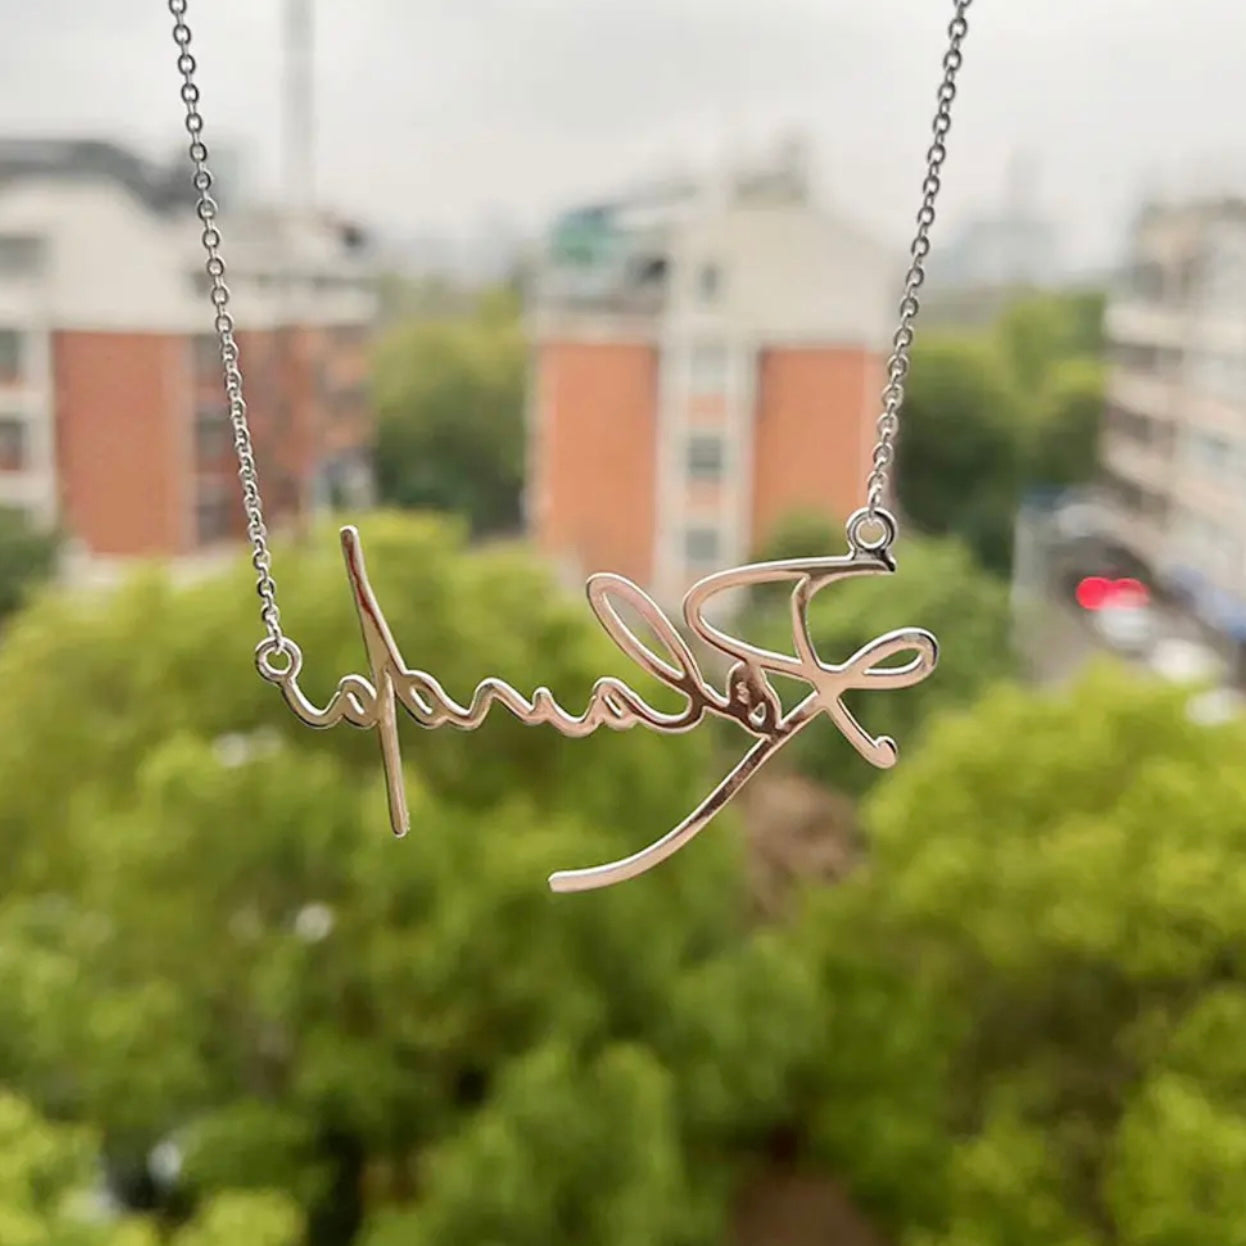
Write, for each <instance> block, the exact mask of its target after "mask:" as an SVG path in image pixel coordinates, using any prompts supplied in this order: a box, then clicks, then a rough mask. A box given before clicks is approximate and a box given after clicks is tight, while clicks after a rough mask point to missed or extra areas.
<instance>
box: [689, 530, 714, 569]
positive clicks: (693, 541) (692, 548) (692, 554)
mask: <svg viewBox="0 0 1246 1246" xmlns="http://www.w3.org/2000/svg"><path fill="white" fill-rule="evenodd" d="M718 546H719V541H718V532H717V531H716V530H715V529H714V528H689V529H688V530H687V531H686V532H685V533H684V559H685V561H686V562H687V563H688V565H689V566H690V567H706V566H714V565H716V564H717V563H718V561H719V555H718Z"/></svg>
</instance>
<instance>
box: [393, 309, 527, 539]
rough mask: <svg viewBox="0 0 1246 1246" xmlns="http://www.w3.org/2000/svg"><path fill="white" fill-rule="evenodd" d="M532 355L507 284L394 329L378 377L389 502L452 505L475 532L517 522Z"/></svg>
mask: <svg viewBox="0 0 1246 1246" xmlns="http://www.w3.org/2000/svg"><path fill="white" fill-rule="evenodd" d="M525 357H526V355H525V347H524V342H523V337H522V334H521V332H520V327H519V317H518V308H517V304H516V302H515V300H514V298H513V296H511V295H510V294H509V293H507V292H500V293H497V294H491V295H488V296H485V297H483V298H482V299H480V300H479V302H478V304H477V305H476V306H475V307H474V308H473V309H472V311H471V312H470V314H466V315H462V314H461V315H453V316H445V317H438V318H420V317H415V318H411V319H409V320H407V321H405V322H402V323H400V324H399V325H397V326H396V327H395V328H394V329H392V330H391V331H390V333H389V334H388V336H387V337H386V338H385V339H384V340H383V341H382V342H381V345H380V347H379V349H378V353H377V359H376V366H375V379H374V399H375V403H376V409H377V412H378V419H379V428H378V442H377V480H378V485H379V488H380V493H381V498H382V500H383V502H384V503H385V504H387V505H390V506H397V507H403V508H407V509H420V510H438V511H448V512H454V513H456V514H459V515H462V516H464V517H465V518H466V519H467V521H468V523H469V525H470V526H471V528H472V530H473V531H474V532H477V533H493V532H498V531H506V530H510V529H513V528H514V527H516V526H517V525H518V522H519V503H520V490H521V486H522V481H523V460H524V435H523V404H524V375H525Z"/></svg>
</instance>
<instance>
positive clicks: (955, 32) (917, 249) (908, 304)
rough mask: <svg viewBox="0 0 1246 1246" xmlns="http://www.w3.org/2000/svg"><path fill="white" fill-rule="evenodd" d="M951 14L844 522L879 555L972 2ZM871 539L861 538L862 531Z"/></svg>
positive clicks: (959, 1) (961, 1) (863, 548)
mask: <svg viewBox="0 0 1246 1246" xmlns="http://www.w3.org/2000/svg"><path fill="white" fill-rule="evenodd" d="M955 3H956V15H955V16H954V17H953V18H952V21H951V23H950V24H949V26H948V31H947V33H948V49H947V51H946V52H945V53H944V56H943V81H942V82H941V83H940V84H939V94H938V108H937V110H936V112H935V117H934V124H933V129H934V140H933V141H932V142H931V144H930V148H929V150H928V151H927V152H926V177H925V180H924V181H923V182H922V204H921V208H920V210H919V211H918V213H917V233H916V234H915V235H914V236H913V243H912V246H910V247H909V254H910V256H911V257H912V259H911V261H910V263H909V270H908V273H907V274H906V276H905V278H904V297H903V298H902V299H901V300H900V323H899V325H898V326H897V328H896V331H895V336H894V337H893V338H892V340H891V357H890V358H889V359H888V360H887V385H886V388H885V389H884V390H883V393H882V404H883V410H882V414H881V415H880V416H879V417H878V424H877V429H878V441H877V443H876V444H875V446H874V453H873V462H872V467H871V469H870V474H869V477H868V479H867V481H866V504H865V506H864V508H863V509H861V510H859V511H857V513H856V514H855V515H853V516H852V518H851V519H850V520H849V521H848V542H849V544H850V545H851V546H852V547H853V549H855V550H858V551H860V552H862V553H885V552H886V551H887V550H888V549H889V548H890V547H891V544H892V542H893V541H894V540H895V537H896V521H895V517H894V516H893V515H892V514H891V513H890V512H889V511H887V510H885V509H884V508H883V497H884V494H885V493H886V490H887V476H888V473H889V471H890V469H891V465H892V463H893V462H894V461H895V457H896V450H895V442H896V434H897V432H899V429H900V408H901V407H902V406H903V404H904V385H905V381H906V380H907V379H908V374H909V358H910V352H911V351H912V349H913V338H914V329H913V324H914V322H915V321H916V319H917V313H918V311H919V310H920V304H919V303H918V299H917V292H918V291H919V290H920V289H921V287H922V283H923V282H924V281H925V280H926V257H927V256H928V255H929V254H930V228H931V226H932V225H933V224H934V221H935V201H936V200H937V199H938V197H939V191H940V190H941V189H942V185H943V181H942V171H943V162H944V161H945V160H946V159H947V136H948V132H949V131H950V130H951V128H952V102H953V101H954V100H955V99H956V75H957V74H958V73H959V72H960V67H961V63H962V61H963V60H964V56H963V53H962V52H961V45H962V44H963V43H964V41H965V36H966V35H967V34H968V33H969V19H968V17H967V16H966V14H967V12H968V10H969V6H970V4H972V3H973V0H955ZM867 528H868V529H872V530H873V532H874V533H875V535H874V536H873V537H867V536H866V535H865V530H866V529H867Z"/></svg>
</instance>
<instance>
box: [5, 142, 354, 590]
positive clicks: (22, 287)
mask: <svg viewBox="0 0 1246 1246" xmlns="http://www.w3.org/2000/svg"><path fill="white" fill-rule="evenodd" d="M85 147H89V148H90V152H94V158H93V159H88V158H87V155H89V154H90V153H89V152H88V153H86V154H84V148H85ZM181 185H182V183H181V182H179V181H176V180H174V178H173V175H172V174H171V173H170V174H169V175H167V176H165V177H157V176H156V175H155V174H154V173H153V172H152V171H151V170H149V169H146V168H145V167H144V166H141V165H140V164H138V163H137V162H135V161H133V160H131V159H129V158H128V157H126V156H125V155H124V153H120V152H117V151H115V150H114V149H110V148H100V147H99V146H98V145H82V144H38V145H35V144H17V145H14V144H9V145H0V505H9V506H17V507H20V508H22V509H25V510H26V511H28V512H29V513H30V514H31V515H32V516H34V517H35V518H36V519H37V520H39V521H40V522H43V523H46V524H49V525H52V524H55V525H57V526H58V527H60V528H61V529H62V530H63V531H64V532H65V534H66V536H67V537H68V538H69V540H70V541H71V543H72V546H73V547H74V549H75V550H76V551H77V553H78V555H79V558H78V563H79V564H80V565H84V566H85V565H90V566H92V567H102V566H106V565H107V564H109V563H111V562H112V561H113V560H124V559H128V558H132V557H136V556H163V557H174V558H192V557H194V556H196V555H201V554H204V553H208V552H211V551H213V550H215V549H217V548H218V547H221V546H227V545H229V544H232V543H234V542H236V541H238V540H239V539H241V538H242V536H243V533H244V528H245V524H244V518H243V515H242V511H241V506H240V503H239V496H240V495H239V488H238V482H237V476H236V464H235V462H234V458H233V448H232V431H231V427H230V423H229V416H228V408H227V406H226V403H225V398H224V393H223V389H222V382H221V369H220V363H219V358H218V355H217V345H216V341H215V338H214V337H213V336H212V335H211V333H210V332H206V333H205V330H210V329H211V308H210V306H209V303H208V300H207V290H206V285H205V282H206V278H205V277H204V275H203V264H202V257H201V254H200V253H199V251H198V249H197V248H198V229H197V222H196V220H195V218H194V213H193V210H192V207H191V205H190V204H189V203H188V202H187V200H186V197H185V194H184V192H180V191H179V190H178V189H177V188H178V187H180V186H181ZM223 229H224V232H225V238H226V246H225V253H226V259H227V261H228V262H229V264H230V274H229V282H230V287H231V290H232V292H233V294H234V306H233V310H234V314H235V317H236V320H237V323H238V339H239V344H240V347H241V352H242V361H243V367H244V371H245V373H246V381H247V398H248V403H249V409H250V414H251V420H252V425H253V434H254V440H255V448H256V457H257V461H258V464H259V467H260V472H261V484H262V487H263V491H264V497H265V502H266V505H267V510H268V514H269V516H270V520H271V523H272V524H273V526H275V527H278V528H279V527H281V526H283V525H288V524H291V523H293V522H296V521H298V520H299V519H301V518H302V517H304V516H306V515H307V514H309V513H310V512H311V511H312V510H314V509H315V508H316V506H317V505H318V504H319V503H320V502H322V501H324V500H326V499H327V498H328V497H329V496H330V495H334V494H336V495H337V496H338V497H339V498H340V499H341V500H343V501H349V502H353V503H356V504H360V503H363V502H365V501H366V500H367V496H368V494H369V490H370V459H371V446H372V439H373V433H372V421H371V418H370V412H369V409H368V403H367V396H366V389H365V381H366V366H367V358H366V349H367V341H368V337H369V334H370V326H371V324H372V321H373V316H374V294H373V289H372V282H371V279H370V272H369V266H368V261H367V257H366V255H365V254H364V252H363V251H362V248H361V247H360V246H359V241H358V239H357V237H356V235H355V234H354V233H352V231H350V230H348V229H344V228H342V227H340V226H338V225H336V224H334V223H333V222H331V221H327V220H323V219H306V220H292V219H289V218H281V217H277V216H274V215H264V214H258V213H254V212H251V213H229V214H227V216H226V219H225V220H224V222H223Z"/></svg>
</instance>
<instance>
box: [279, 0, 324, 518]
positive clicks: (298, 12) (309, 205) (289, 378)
mask: <svg viewBox="0 0 1246 1246" xmlns="http://www.w3.org/2000/svg"><path fill="white" fill-rule="evenodd" d="M314 2H315V0H282V3H283V5H284V6H285V8H284V13H283V15H282V52H281V54H282V59H283V61H284V69H285V74H284V79H285V83H284V85H285V91H284V97H285V98H284V109H283V117H282V145H281V146H282V174H283V182H284V185H283V194H282V198H283V199H284V203H283V205H282V206H283V209H284V210H283V211H282V213H281V214H280V215H281V228H282V233H283V236H284V239H285V245H284V247H283V257H282V259H283V268H284V272H283V274H282V276H283V280H282V282H281V298H282V307H281V316H280V321H281V322H280V326H279V333H278V350H279V352H280V365H281V375H282V387H283V391H284V392H283V394H282V397H283V399H284V400H285V401H284V406H285V417H286V424H287V428H286V431H285V434H284V435H285V437H290V435H291V432H292V431H293V429H292V428H291V427H290V425H291V424H293V423H294V422H295V421H297V422H298V423H299V424H303V425H305V427H303V428H300V429H299V430H298V431H299V433H301V434H302V435H301V436H299V437H297V442H298V443H299V450H300V452H301V453H302V452H305V453H306V455H307V459H306V461H305V462H304V463H302V464H300V465H299V467H298V477H297V479H298V483H299V499H298V507H297V531H298V534H299V536H300V537H305V536H306V535H307V534H308V533H309V532H310V530H311V527H312V518H313V515H314V512H315V507H316V493H317V485H316V482H317V477H318V474H319V472H318V467H319V465H318V449H317V443H318V441H319V437H318V429H317V428H316V427H315V423H316V411H315V409H314V403H312V402H307V401H306V399H308V398H310V397H311V395H310V393H309V392H308V391H309V390H310V383H309V381H310V378H309V376H308V375H305V373H306V369H305V368H304V366H303V364H304V363H305V362H306V361H304V360H301V359H300V358H299V354H300V352H299V350H298V342H297V341H296V338H297V336H298V326H299V322H300V319H301V317H300V315H299V303H300V299H299V298H298V291H297V283H298V279H299V276H300V274H299V272H298V254H297V251H298V235H299V234H300V232H301V226H302V225H303V224H304V223H305V222H306V221H307V220H308V219H309V218H310V217H311V215H312V213H313V211H314V209H315V183H316V156H315V148H316V142H315V133H316V128H315V127H316V119H315V99H316V77H315V45H316V31H315V11H314V7H313V6H314Z"/></svg>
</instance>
